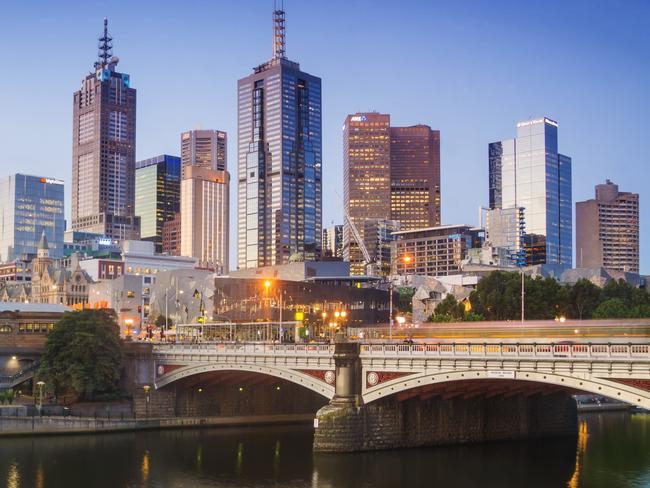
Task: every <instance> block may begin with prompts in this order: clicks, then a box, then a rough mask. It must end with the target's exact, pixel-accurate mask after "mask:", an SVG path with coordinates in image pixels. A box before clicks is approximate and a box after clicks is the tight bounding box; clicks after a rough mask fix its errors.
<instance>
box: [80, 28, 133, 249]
mask: <svg viewBox="0 0 650 488" xmlns="http://www.w3.org/2000/svg"><path fill="white" fill-rule="evenodd" d="M118 62H119V59H118V58H117V57H116V56H112V38H111V37H109V35H108V26H107V20H106V19H104V34H103V36H102V37H101V38H100V39H99V59H98V61H97V62H96V63H95V65H94V72H93V73H91V74H89V75H88V76H86V77H85V78H84V80H83V81H82V84H81V88H80V89H79V90H78V91H77V92H75V94H74V110H73V113H74V115H73V131H72V134H73V141H72V228H73V229H74V230H80V231H86V232H93V233H97V234H104V235H106V236H109V237H112V238H115V239H138V238H139V236H140V229H139V219H138V218H137V217H135V213H134V212H135V208H134V207H135V205H134V195H135V107H136V91H135V90H134V89H133V88H131V87H130V77H129V75H128V74H124V73H118V72H117V71H116V67H117V63H118Z"/></svg>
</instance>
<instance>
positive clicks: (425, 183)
mask: <svg viewBox="0 0 650 488" xmlns="http://www.w3.org/2000/svg"><path fill="white" fill-rule="evenodd" d="M390 218H391V220H397V221H398V222H399V223H400V228H401V229H402V230H411V229H419V228H422V227H434V226H437V225H440V131H437V130H431V127H429V126H428V125H414V126H412V127H391V128H390Z"/></svg>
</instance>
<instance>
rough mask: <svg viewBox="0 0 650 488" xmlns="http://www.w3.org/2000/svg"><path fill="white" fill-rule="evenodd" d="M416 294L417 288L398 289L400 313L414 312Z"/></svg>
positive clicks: (402, 287) (403, 287)
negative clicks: (414, 296)
mask: <svg viewBox="0 0 650 488" xmlns="http://www.w3.org/2000/svg"><path fill="white" fill-rule="evenodd" d="M414 294H415V288H411V287H410V286H401V287H399V288H398V289H397V299H398V301H397V309H398V310H399V311H400V312H403V313H404V312H412V311H413V295H414Z"/></svg>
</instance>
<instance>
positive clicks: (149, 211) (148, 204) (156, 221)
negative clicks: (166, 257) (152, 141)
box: [135, 154, 181, 253]
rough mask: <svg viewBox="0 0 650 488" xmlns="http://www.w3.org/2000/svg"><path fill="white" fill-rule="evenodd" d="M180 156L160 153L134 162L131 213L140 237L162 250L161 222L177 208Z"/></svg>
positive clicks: (158, 250) (159, 251)
mask: <svg viewBox="0 0 650 488" xmlns="http://www.w3.org/2000/svg"><path fill="white" fill-rule="evenodd" d="M180 202H181V158H179V157H178V156H170V155H168V154H163V155H161V156H156V157H153V158H149V159H145V160H143V161H138V162H137V163H135V214H136V215H137V216H138V217H140V238H141V239H142V240H145V241H153V242H154V243H155V249H156V252H158V253H161V252H162V235H163V225H164V224H165V222H167V221H168V220H171V219H173V218H174V216H175V215H176V213H178V212H179V211H180V205H181V204H180Z"/></svg>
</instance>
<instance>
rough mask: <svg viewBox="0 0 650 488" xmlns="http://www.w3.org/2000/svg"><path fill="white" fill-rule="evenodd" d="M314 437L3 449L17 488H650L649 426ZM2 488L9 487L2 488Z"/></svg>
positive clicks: (197, 433) (640, 422) (291, 434)
mask: <svg viewBox="0 0 650 488" xmlns="http://www.w3.org/2000/svg"><path fill="white" fill-rule="evenodd" d="M311 443H312V431H311V429H310V428H309V427H273V428H271V427H268V428H258V429H219V430H186V431H181V430H176V431H161V432H141V433H125V434H114V435H104V436H97V437H93V436H74V437H51V438H44V437H41V438H31V439H29V438H15V439H3V440H2V441H0V476H2V477H1V478H0V480H2V479H4V480H5V483H4V485H5V486H7V487H11V488H32V487H37V488H44V487H58V486H65V487H69V488H76V487H84V488H85V487H98V488H102V487H110V488H126V487H129V488H132V487H133V488H135V487H138V488H145V487H147V488H149V487H153V488H160V487H165V488H167V487H172V488H181V487H182V488H203V487H208V486H209V487H217V488H220V487H243V486H246V487H251V488H266V487H271V486H273V487H277V486H282V487H287V488H294V487H296V488H297V487H301V488H302V487H311V488H317V487H323V488H328V487H332V488H334V487H335V488H346V487H352V488H365V487H391V488H393V487H398V486H409V487H416V488H417V487H424V486H440V487H466V486H467V487H474V486H480V487H481V488H489V487H499V488H508V487H521V486H526V487H532V488H535V487H540V488H541V487H544V488H547V487H568V488H574V487H588V488H592V487H596V488H598V487H607V488H619V487H621V488H623V487H637V486H650V416H646V415H633V416H630V415H627V414H602V415H592V416H588V417H583V418H582V419H581V422H580V430H579V435H578V437H577V439H576V438H572V439H556V440H540V441H529V442H510V443H498V444H484V445H471V446H470V445H467V446H453V447H442V448H426V449H415V450H404V451H385V452H371V453H357V454H349V455H323V454H317V455H314V454H312V452H311ZM0 485H3V483H2V481H0Z"/></svg>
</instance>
